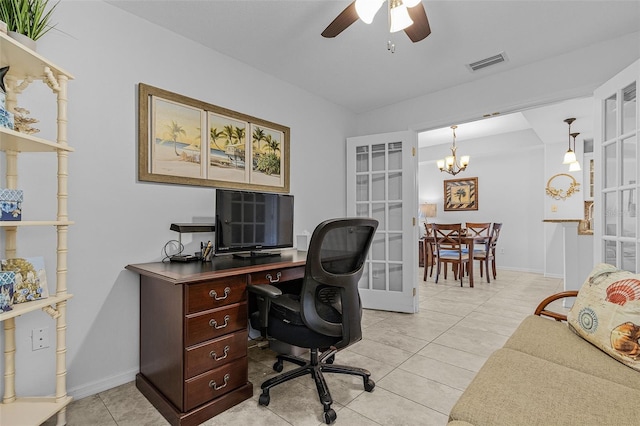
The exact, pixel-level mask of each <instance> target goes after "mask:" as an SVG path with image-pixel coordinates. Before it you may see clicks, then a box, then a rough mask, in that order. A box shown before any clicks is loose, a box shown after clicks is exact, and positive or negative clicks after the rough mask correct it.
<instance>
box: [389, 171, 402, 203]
mask: <svg viewBox="0 0 640 426" xmlns="http://www.w3.org/2000/svg"><path fill="white" fill-rule="evenodd" d="M389 200H402V172H394V173H389Z"/></svg>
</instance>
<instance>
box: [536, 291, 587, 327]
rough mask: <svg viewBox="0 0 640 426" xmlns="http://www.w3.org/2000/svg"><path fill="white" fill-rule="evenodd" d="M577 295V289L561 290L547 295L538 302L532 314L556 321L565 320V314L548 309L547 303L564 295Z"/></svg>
mask: <svg viewBox="0 0 640 426" xmlns="http://www.w3.org/2000/svg"><path fill="white" fill-rule="evenodd" d="M577 295H578V291H577V290H570V291H563V292H560V293H556V294H552V295H551V296H549V297H547V298H546V299H544V300H543V301H542V302H540V304H539V305H538V307H537V308H536V311H535V312H534V314H535V315H538V316H547V317H550V318H553V319H555V320H556V321H566V320H567V316H566V315H565V314H561V313H558V312H553V311H549V310H547V309H546V308H547V306H548V305H549V303H551V302H553V301H556V300H558V299H564V298H565V297H576V296H577Z"/></svg>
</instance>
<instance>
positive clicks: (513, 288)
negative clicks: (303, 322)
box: [45, 269, 566, 426]
mask: <svg viewBox="0 0 640 426" xmlns="http://www.w3.org/2000/svg"><path fill="white" fill-rule="evenodd" d="M418 277H419V278H418V279H419V282H420V289H419V298H420V312H418V313H417V314H402V313H395V312H383V311H372V310H365V311H364V314H363V340H362V341H360V342H358V343H356V344H355V345H353V346H351V347H349V348H348V349H346V350H344V351H342V352H340V353H339V354H338V355H337V357H336V358H337V360H336V362H338V363H340V364H346V365H354V366H360V367H364V368H367V369H369V370H370V371H371V373H372V378H373V379H374V380H375V382H376V388H375V390H374V391H373V392H371V393H369V392H364V391H363V389H362V380H361V379H359V378H355V377H351V376H342V375H331V374H327V375H326V376H325V377H326V379H327V382H328V383H329V388H330V390H331V394H332V396H333V399H334V404H333V408H334V409H335V410H336V412H337V415H338V418H337V420H336V422H335V424H336V425H363V426H366V425H372V426H375V425H438V426H441V425H445V424H446V423H447V417H448V413H449V411H450V410H451V407H452V406H453V404H454V403H455V402H456V400H457V399H458V397H459V396H460V395H461V394H462V391H464V389H465V388H466V386H467V385H468V384H469V383H470V381H471V380H472V379H473V377H474V375H475V373H476V372H477V371H478V369H480V367H481V366H482V364H483V363H484V361H485V360H486V358H487V357H488V356H489V355H490V354H491V353H492V352H493V351H494V350H496V349H498V348H499V347H501V346H502V345H503V344H504V343H505V341H506V340H507V339H508V337H509V336H510V335H511V333H512V332H513V331H514V330H515V328H516V327H517V326H518V324H519V323H520V321H521V320H522V319H523V318H524V317H525V316H527V315H529V314H531V313H533V311H534V309H535V307H536V306H537V305H538V303H539V302H540V301H541V300H542V299H544V298H545V297H546V296H548V295H550V294H553V293H556V292H559V291H562V280H561V279H556V278H544V277H543V276H542V275H540V274H532V273H523V272H514V271H504V270H499V271H498V279H496V280H492V281H491V284H487V283H486V282H485V280H483V279H481V278H480V277H479V276H477V277H475V278H476V279H475V288H469V287H468V283H467V281H466V279H465V287H462V288H461V287H460V283H459V281H453V280H452V279H449V280H440V282H439V283H438V284H435V283H434V282H433V280H432V279H429V281H427V282H423V281H422V269H420V270H419V275H418ZM554 303H555V302H554ZM554 308H555V309H557V310H563V308H562V307H560V306H559V304H558V305H554ZM564 311H566V310H564ZM249 357H250V361H249V380H251V381H252V382H253V384H254V396H253V398H250V399H248V400H247V401H244V402H243V403H241V404H239V405H237V406H235V407H233V408H231V409H229V410H227V411H225V412H224V413H222V414H220V415H218V416H216V417H214V418H213V419H210V420H208V421H207V422H205V423H203V425H205V426H214V425H225V426H228V425H243V426H248V425H273V426H279V425H282V426H288V425H295V426H303V425H313V426H317V425H322V424H324V423H323V421H322V405H321V404H320V403H319V401H318V396H317V394H316V390H315V384H314V382H313V380H311V379H310V376H305V377H301V378H298V379H295V380H294V381H292V382H289V383H287V384H285V385H280V386H277V387H275V388H273V389H272V390H271V403H270V404H269V406H268V407H262V406H259V405H258V397H259V396H260V383H262V382H263V381H264V380H265V379H267V378H269V377H271V376H273V375H275V374H276V373H275V372H274V371H273V370H272V367H271V366H272V365H273V362H274V353H273V352H271V351H270V350H268V349H260V348H257V347H255V348H251V349H250V350H249ZM285 368H287V367H286V366H285ZM289 368H293V367H289ZM54 424H55V417H54V418H52V419H50V420H49V421H47V422H46V423H45V425H47V426H49V425H54ZM67 424H68V425H71V426H76V425H77V426H85V425H91V426H116V425H117V426H143V425H148V426H165V425H168V423H167V422H166V421H165V420H164V418H163V417H162V416H161V415H160V414H159V413H158V412H157V411H156V410H155V409H154V408H153V406H152V405H151V404H150V403H149V402H148V401H147V400H146V399H145V397H144V396H142V394H140V392H138V390H137V389H136V387H135V385H134V383H127V384H124V385H122V386H118V387H116V388H114V389H110V390H107V391H105V392H101V393H99V394H97V395H93V396H90V397H87V398H84V399H81V400H78V401H74V402H72V403H71V404H70V406H69V407H68V409H67Z"/></svg>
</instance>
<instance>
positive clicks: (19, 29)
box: [0, 0, 60, 41]
mask: <svg viewBox="0 0 640 426" xmlns="http://www.w3.org/2000/svg"><path fill="white" fill-rule="evenodd" d="M58 3H60V2H59V1H58V2H56V3H51V4H50V1H49V0H0V21H4V22H5V23H6V24H7V30H8V31H9V32H14V33H17V34H22V35H24V36H26V37H28V38H30V39H31V40H33V41H36V40H38V39H39V38H40V37H42V36H43V35H45V34H46V33H47V32H48V31H49V30H51V29H52V28H53V27H55V24H51V14H52V13H53V11H54V10H55V8H56V6H58Z"/></svg>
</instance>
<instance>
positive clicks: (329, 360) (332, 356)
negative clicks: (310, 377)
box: [325, 355, 336, 364]
mask: <svg viewBox="0 0 640 426" xmlns="http://www.w3.org/2000/svg"><path fill="white" fill-rule="evenodd" d="M335 360H336V356H335V355H331V356H330V357H329V358H327V360H326V361H325V362H326V363H327V364H333V362H334V361H335Z"/></svg>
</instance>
